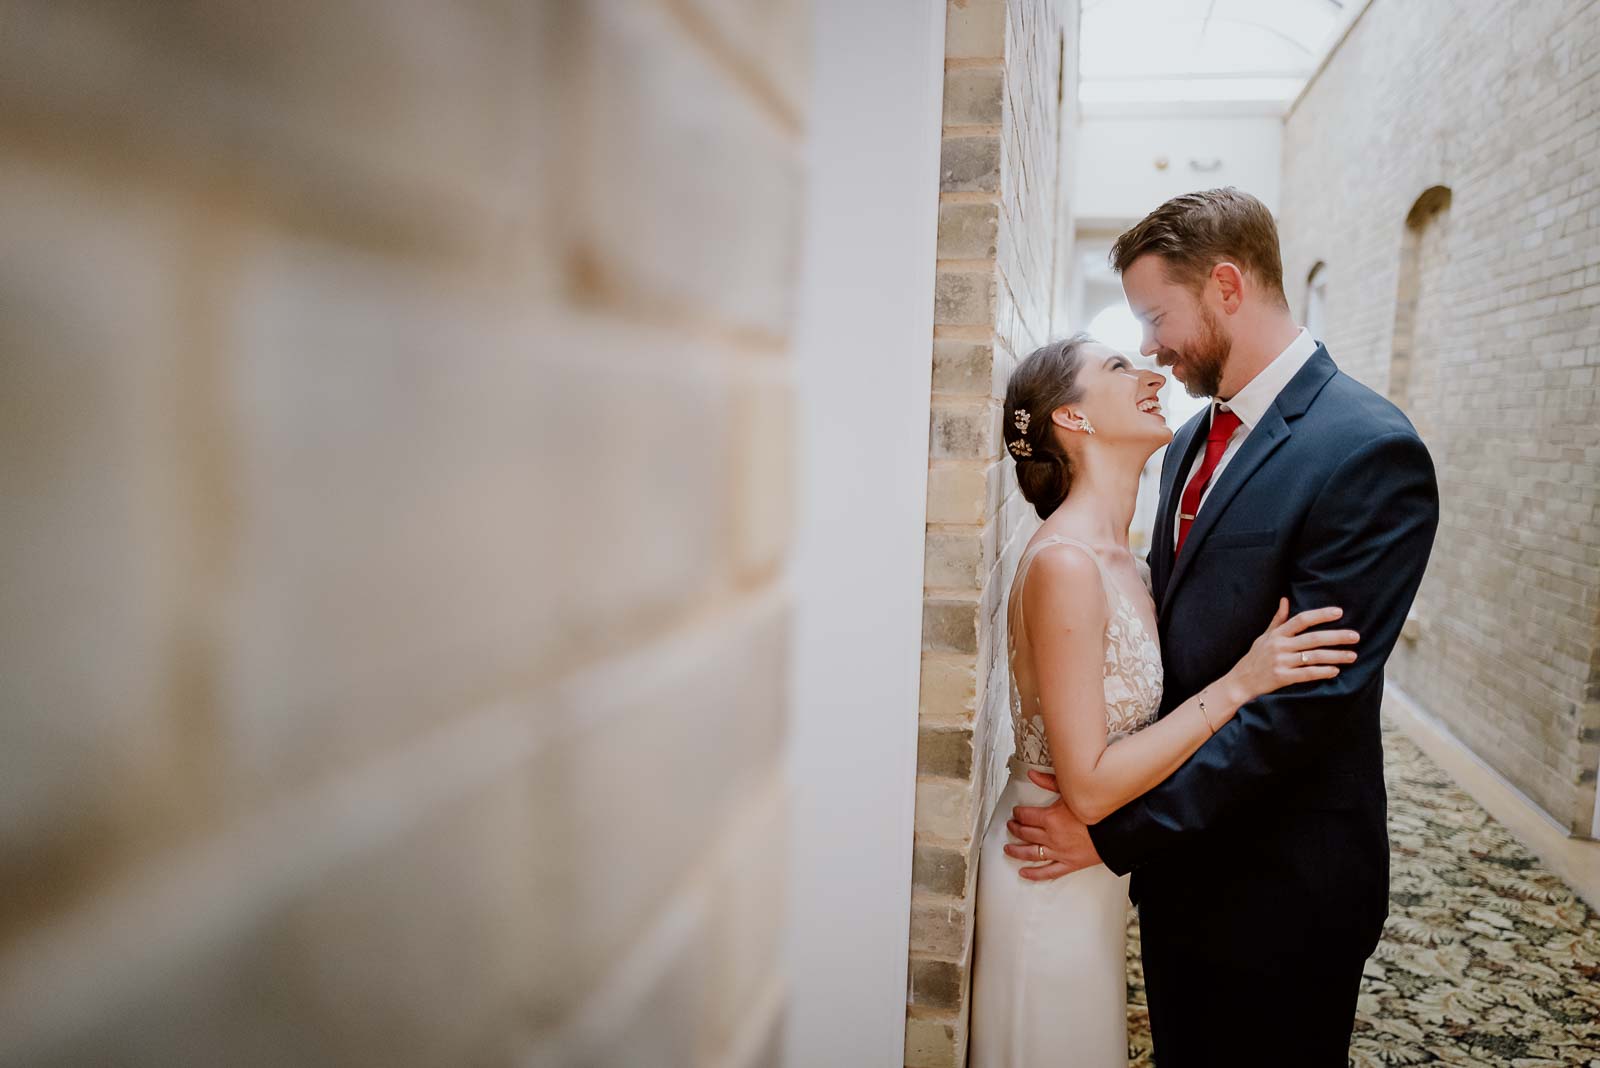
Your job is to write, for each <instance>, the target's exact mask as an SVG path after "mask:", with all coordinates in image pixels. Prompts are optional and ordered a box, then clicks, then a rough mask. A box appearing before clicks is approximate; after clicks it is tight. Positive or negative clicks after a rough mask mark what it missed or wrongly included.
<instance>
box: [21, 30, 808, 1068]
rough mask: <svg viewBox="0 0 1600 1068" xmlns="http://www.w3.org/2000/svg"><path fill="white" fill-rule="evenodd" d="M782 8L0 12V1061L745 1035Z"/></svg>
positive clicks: (348, 1060) (766, 744)
mask: <svg viewBox="0 0 1600 1068" xmlns="http://www.w3.org/2000/svg"><path fill="white" fill-rule="evenodd" d="M806 6H807V5H806V4H804V3H803V2H802V0H792V2H782V3H776V4H769V5H761V6H760V7H759V9H758V8H755V7H746V6H743V5H733V4H727V3H723V2H720V0H652V2H642V3H634V2H626V0H595V2H592V3H587V4H583V5H570V4H564V3H558V2H555V0H549V2H538V3H533V4H527V3H514V2H493V0H484V2H477V3H472V4H469V5H464V6H463V5H437V4H426V3H417V2H404V3H393V2H390V0H354V2H350V3H342V4H334V5H327V4H318V3H310V2H305V0H288V2H285V3H277V4H270V5H254V6H250V7H245V6H240V5H193V4H185V5H163V4H131V5H130V4H116V3H104V2H95V0H88V2H83V3H76V4H72V5H62V4H55V3H47V2H39V3H31V2H20V0H19V2H15V3H8V4H6V5H5V7H4V11H3V14H0V24H3V26H4V32H3V33H0V216H3V219H4V223H3V230H4V232H5V235H6V236H5V241H4V244H3V246H0V305H3V306H4V307H5V309H6V314H5V315H3V316H0V349H3V351H4V353H5V356H4V358H3V359H0V458H3V459H0V497H3V499H4V500H5V501H6V513H7V514H6V522H5V524H4V527H3V533H0V566H3V570H4V573H5V574H6V576H7V590H6V597H5V599H4V607H3V609H0V633H3V641H0V648H3V649H4V653H3V662H0V707H4V709H5V715H4V717H3V719H0V814H3V815H0V820H3V823H0V888H3V890H4V893H0V902H3V904H0V1064H5V1065H22V1064H27V1065H30V1066H42V1065H54V1064H60V1065H66V1064H121V1065H152V1066H156V1065H160V1066H175V1065H188V1064H193V1065H218V1064H228V1065H233V1066H247V1065H286V1064H295V1065H320V1064H329V1065H331V1064H339V1065H356V1064H374V1065H384V1066H400V1065H452V1066H453V1065H463V1064H484V1065H491V1064H495V1065H497V1064H526V1063H536V1064H568V1063H573V1064H576V1063H583V1064H643V1063H650V1064H701V1063H705V1064H711V1063H715V1064H719V1065H744V1064H756V1063H769V1062H771V1061H772V1060H773V1059H774V1058H775V1057H776V1049H777V1045H776V1042H777V1035H778V1033H779V1031H780V1029H781V1026H782V1005H783V1001H784V995H783V990H782V986H781V981H780V979H779V972H778V968H777V964H776V949H777V939H778V924H777V923H776V922H775V917H776V916H778V915H780V914H781V911H782V900H781V899H782V886H783V878H782V876H783V863H782V857H783V852H784V842H785V831H784V827H785V823H786V818H785V804H786V802H785V795H786V790H785V787H784V785H783V779H782V774H781V770H780V769H781V762H780V755H781V751H782V747H783V739H782V735H783V730H782V721H783V717H784V714H785V696H784V695H785V692H786V685H785V675H786V666H787V658H788V654H787V640H786V631H787V627H788V621H789V618H790V597H789V595H788V593H787V592H786V591H785V588H784V587H783V585H782V584H781V582H780V581H779V579H778V575H779V571H780V568H781V565H782V561H783V559H784V557H785V555H786V553H787V537H788V530H789V519H788V502H789V497H790V494H791V488H790V487H791V478H790V457H789V451H790V445H791V442H792V437H793V435H792V431H791V420H790V414H789V410H790V405H791V387H790V370H789V366H788V361H787V358H786V353H787V348H788V337H789V333H790V328H791V319H792V303H793V295H794V290H795V274H796V262H795V261H796V248H797V235H798V230H799V224H800V212H801V203H800V197H801V158H800V144H801V138H802V134H803V119H804V116H803V101H804V99H805V96H806V86H805V78H806V69H807V60H806V52H805V38H806V34H805V32H804V31H805V16H806V10H805V9H806ZM708 160H714V161H715V166H708Z"/></svg>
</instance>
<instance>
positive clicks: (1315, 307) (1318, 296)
mask: <svg viewBox="0 0 1600 1068" xmlns="http://www.w3.org/2000/svg"><path fill="white" fill-rule="evenodd" d="M1327 305H1328V265H1327V264H1326V263H1323V262H1322V261H1321V260H1318V261H1317V265H1316V266H1315V267H1313V268H1311V273H1310V274H1308V275H1307V276H1306V317H1305V321H1304V322H1303V323H1302V324H1301V325H1302V326H1304V327H1305V328H1306V330H1307V332H1309V333H1310V334H1311V336H1312V337H1314V338H1316V339H1317V340H1318V341H1325V340H1326V336H1325V335H1324V334H1323V332H1322V326H1323V323H1324V322H1325V321H1326V319H1325V316H1326V314H1327Z"/></svg>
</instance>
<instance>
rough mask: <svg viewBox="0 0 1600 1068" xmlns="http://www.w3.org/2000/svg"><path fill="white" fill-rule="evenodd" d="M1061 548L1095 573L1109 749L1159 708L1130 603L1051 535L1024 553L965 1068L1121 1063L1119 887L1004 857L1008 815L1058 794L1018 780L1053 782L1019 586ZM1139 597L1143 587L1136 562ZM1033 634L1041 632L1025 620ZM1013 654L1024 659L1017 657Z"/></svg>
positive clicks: (1124, 904) (1139, 622) (1123, 912)
mask: <svg viewBox="0 0 1600 1068" xmlns="http://www.w3.org/2000/svg"><path fill="white" fill-rule="evenodd" d="M1050 545H1070V546H1074V547H1075V548H1076V549H1078V550H1081V551H1082V552H1084V553H1087V554H1088V555H1089V557H1090V559H1092V560H1093V561H1094V562H1095V566H1096V567H1098V568H1099V570H1100V580H1101V582H1102V584H1103V585H1104V587H1105V596H1106V605H1107V609H1108V611H1109V617H1108V620H1107V623H1106V658H1105V701H1106V734H1107V739H1108V741H1111V742H1114V741H1116V740H1117V739H1119V738H1122V737H1125V736H1127V735H1129V734H1132V733H1133V732H1134V731H1137V730H1139V729H1141V728H1143V727H1146V726H1148V725H1149V724H1151V723H1154V722H1155V719H1156V713H1157V711H1158V707H1159V705H1160V703H1161V680H1162V675H1161V649H1160V646H1159V645H1158V644H1157V640H1156V637H1155V635H1154V634H1153V633H1151V631H1150V629H1149V628H1148V626H1147V625H1146V624H1145V622H1144V617H1143V616H1142V615H1141V613H1140V612H1139V611H1138V609H1137V607H1136V606H1135V605H1134V603H1133V602H1132V601H1131V600H1130V599H1129V598H1128V597H1127V595H1126V594H1125V593H1123V592H1122V590H1121V589H1120V588H1119V587H1118V586H1117V584H1116V582H1115V581H1114V580H1113V579H1112V577H1111V574H1110V572H1109V571H1108V570H1107V568H1106V566H1105V564H1104V563H1103V562H1102V561H1101V560H1100V558H1099V557H1098V556H1096V555H1095V553H1094V551H1093V550H1091V549H1090V548H1089V547H1088V546H1087V545H1085V544H1083V543H1082V542H1077V541H1073V540H1071V539H1069V538H1063V537H1061V536H1059V535H1055V536H1049V537H1045V538H1042V539H1040V540H1039V541H1037V542H1035V543H1034V544H1033V545H1031V546H1030V547H1029V548H1028V550H1027V552H1025V553H1024V554H1023V556H1022V559H1021V561H1019V562H1018V564H1017V574H1016V578H1015V579H1014V580H1013V581H1012V584H1011V598H1010V605H1009V607H1008V609H1007V620H1008V627H1007V629H1008V631H1009V639H1008V645H1009V653H1010V663H1011V680H1012V688H1011V726H1012V731H1013V732H1014V734H1015V735H1016V752H1015V755H1013V756H1012V758H1011V765H1010V767H1011V777H1010V780H1009V781H1008V782H1007V784H1006V787H1005V790H1004V792H1002V793H1001V795H1000V799H999V801H998V802H997V803H996V805H995V810H994V816H993V818H992V819H990V821H989V827H988V830H987V832H986V833H985V834H984V837H983V849H982V856H981V859H980V861H979V867H978V903H977V931H976V933H975V942H974V945H973V969H972V1023H971V1030H970V1035H971V1038H970V1046H969V1050H968V1055H967V1063H968V1065H970V1066H971V1068H1045V1066H1052V1068H1056V1066H1059V1068H1067V1066H1073V1068H1126V1066H1127V1059H1128V1022H1127V973H1126V930H1127V913H1128V880H1127V877H1126V876H1117V875H1113V874H1112V873H1111V872H1110V870H1109V869H1107V868H1106V867H1105V866H1104V865H1095V866H1094V867H1092V868H1086V869H1084V870H1082V871H1077V872H1073V873H1072V874H1071V875H1067V876H1064V877H1062V878H1060V879H1056V880H1053V881H1050V882H1042V883H1035V882H1029V881H1027V880H1024V879H1023V878H1021V877H1020V876H1019V875H1018V874H1017V872H1018V869H1020V868H1021V867H1022V866H1023V865H1024V864H1026V863H1027V862H1026V861H1019V860H1015V859H1013V858H1011V857H1008V856H1006V854H1005V851H1004V847H1005V845H1006V843H1007V842H1008V841H1013V839H1011V837H1010V834H1009V832H1008V831H1007V830H1006V821H1007V820H1008V819H1010V818H1011V808H1012V806H1013V805H1019V804H1021V805H1048V804H1050V803H1052V802H1054V801H1055V800H1056V799H1057V795H1056V794H1054V793H1051V792H1050V791H1048V790H1045V789H1042V788H1040V787H1038V786H1035V785H1034V784H1033V783H1032V782H1030V781H1029V780H1028V776H1027V773H1028V770H1029V769H1030V768H1036V769H1038V770H1041V771H1047V772H1052V773H1053V771H1054V769H1053V767H1052V765H1051V761H1050V746H1049V743H1048V741H1047V740H1046V738H1045V733H1044V720H1043V719H1042V718H1041V716H1040V715H1039V696H1038V691H1037V689H1036V688H1035V686H1034V676H1033V670H1032V664H1031V663H1029V660H1030V655H1029V652H1028V649H1027V647H1026V641H1027V636H1026V633H1025V632H1024V630H1023V627H1022V619H1021V603H1022V587H1023V583H1024V582H1026V581H1027V577H1028V569H1029V567H1030V566H1031V565H1032V563H1033V560H1034V558H1035V557H1036V556H1037V555H1038V554H1039V552H1040V551H1041V550H1043V549H1044V548H1046V547H1047V546H1050ZM1139 568H1140V573H1141V577H1143V578H1144V581H1145V585H1146V587H1148V586H1149V583H1150V578H1149V574H1148V572H1147V571H1146V570H1145V567H1144V563H1143V561H1140V562H1139ZM1034 625H1035V628H1036V629H1037V628H1038V626H1039V625H1040V624H1039V621H1038V620H1035V621H1034ZM1019 643H1020V644H1021V645H1022V651H1021V654H1020V655H1019V652H1018V649H1019Z"/></svg>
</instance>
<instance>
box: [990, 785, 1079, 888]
mask: <svg viewBox="0 0 1600 1068" xmlns="http://www.w3.org/2000/svg"><path fill="white" fill-rule="evenodd" d="M1028 778H1029V779H1031V780H1033V782H1034V784H1035V785H1037V786H1042V787H1044V788H1045V789H1046V790H1050V791H1051V792H1053V793H1059V792H1060V790H1059V789H1058V787H1057V784H1056V777H1055V776H1054V775H1047V774H1045V773H1044V772H1042V771H1030V772H1028ZM1006 830H1008V831H1010V832H1011V835H1012V837H1013V838H1020V839H1021V840H1022V843H1023V844H1021V845H1017V844H1011V845H1008V846H1006V855H1007V856H1010V857H1015V858H1016V859H1018V860H1031V861H1035V863H1034V864H1033V865H1032V866H1030V867H1025V868H1023V869H1022V871H1021V875H1022V877H1023V878H1024V879H1031V880H1032V881H1034V882H1042V881H1046V880H1049V879H1059V878H1061V877H1062V876H1063V875H1070V874H1072V873H1073V872H1075V871H1078V870H1079V869H1081V868H1090V867H1093V866H1094V865H1096V864H1099V863H1100V854H1099V853H1096V852H1095V849H1094V842H1093V841H1091V840H1090V838H1089V828H1088V827H1086V826H1085V825H1084V823H1083V821H1082V820H1080V819H1078V817H1076V816H1074V815H1073V814H1072V810H1071V809H1069V808H1067V803H1066V802H1065V801H1061V800H1059V799H1058V800H1057V801H1056V802H1055V804H1052V805H1045V806H1044V807H1042V808H1038V807H1034V806H1031V805H1016V806H1014V807H1013V808H1012V809H1011V819H1010V820H1009V821H1007V823H1006ZM1041 848H1042V849H1043V857H1042V858H1041V856H1040V850H1041Z"/></svg>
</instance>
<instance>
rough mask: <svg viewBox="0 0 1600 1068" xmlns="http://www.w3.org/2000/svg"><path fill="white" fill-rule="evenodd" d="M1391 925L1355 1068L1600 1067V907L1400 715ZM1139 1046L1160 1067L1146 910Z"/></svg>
mask: <svg viewBox="0 0 1600 1068" xmlns="http://www.w3.org/2000/svg"><path fill="white" fill-rule="evenodd" d="M1384 749H1385V752H1386V754H1387V767H1386V769H1385V778H1386V780H1387V782H1388V787H1389V845H1390V850H1391V868H1390V880H1389V922H1388V924H1387V925H1386V926H1385V929H1384V935H1383V941H1382V942H1380V943H1379V945H1378V949H1377V952H1376V953H1374V954H1373V956H1372V959H1370V960H1369V961H1367V967H1366V973H1365V975H1364V977H1363V978H1362V981H1361V996H1360V1001H1359V1003H1358V1006H1357V1010H1356V1022H1355V1033H1354V1035H1353V1036H1352V1037H1351V1041H1350V1064H1351V1065H1354V1066H1355V1068H1389V1066H1392V1065H1429V1064H1432V1065H1461V1066H1471V1068H1479V1066H1483V1068H1489V1066H1501V1065H1511V1066H1515V1068H1545V1066H1555V1065H1583V1066H1587V1068H1600V916H1597V915H1596V914H1595V913H1594V912H1593V911H1591V910H1590V909H1589V907H1588V906H1587V905H1585V904H1584V902H1583V901H1582V899H1580V898H1579V897H1578V896H1577V895H1576V894H1574V893H1573V892H1572V891H1571V890H1570V889H1569V888H1568V887H1567V886H1566V884H1564V883H1563V882H1562V881H1561V880H1560V879H1558V878H1556V877H1555V876H1554V875H1551V874H1550V873H1549V872H1547V871H1545V870H1544V869H1543V868H1541V867H1540V866H1539V863H1538V861H1536V860H1535V859H1534V858H1533V856H1532V855H1531V854H1529V853H1528V851H1527V850H1525V849H1523V848H1522V846H1520V845H1519V844H1517V842H1516V840H1515V839H1513V838H1512V837H1511V835H1510V833H1509V832H1508V831H1506V829H1505V828H1504V827H1502V826H1500V824H1498V823H1496V822H1495V821H1494V820H1493V819H1491V818H1490V817H1489V814H1488V813H1486V812H1485V811H1483V809H1481V808H1479V807H1478V805H1477V803H1476V802H1474V801H1473V800H1472V799H1471V798H1470V797H1468V796H1467V795H1466V794H1465V793H1463V792H1462V791H1461V790H1460V789H1459V788H1457V787H1456V785H1455V783H1453V782H1452V781H1451V780H1450V778H1449V777H1448V776H1447V775H1445V773H1444V772H1443V771H1441V770H1440V769H1439V767H1438V765H1436V764H1434V763H1433V761H1431V760H1429V759H1428V758H1427V757H1426V756H1424V755H1423V753H1422V751H1421V750H1419V749H1418V748H1417V747H1416V746H1415V745H1414V744H1413V743H1412V742H1411V740H1410V739H1408V738H1407V737H1406V736H1405V735H1404V734H1401V733H1400V732H1399V731H1398V730H1396V729H1395V728H1393V727H1392V726H1391V725H1388V724H1385V726H1384ZM1128 1043H1129V1063H1130V1065H1131V1066H1132V1068H1151V1066H1152V1065H1153V1061H1152V1059H1151V1052H1150V1031H1149V1018H1148V1014H1147V1013H1146V1011H1145V998H1144V975H1143V972H1142V971H1141V969H1140V967H1139V925H1138V918H1137V914H1136V913H1135V914H1131V915H1130V919H1129V924H1128Z"/></svg>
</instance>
